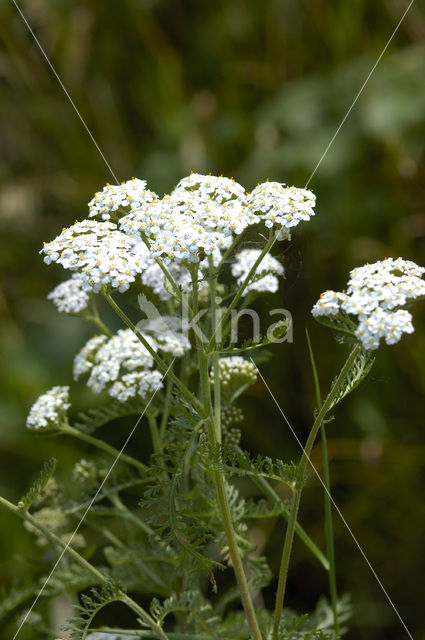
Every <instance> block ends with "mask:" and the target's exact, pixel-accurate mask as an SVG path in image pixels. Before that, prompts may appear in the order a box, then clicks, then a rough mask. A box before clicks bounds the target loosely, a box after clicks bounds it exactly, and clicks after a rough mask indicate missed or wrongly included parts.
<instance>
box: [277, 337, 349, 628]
mask: <svg viewBox="0 0 425 640" xmlns="http://www.w3.org/2000/svg"><path fill="white" fill-rule="evenodd" d="M359 351H360V345H358V344H356V345H355V346H354V347H353V348H352V350H351V352H350V354H349V356H348V358H347V360H346V361H345V364H344V366H343V367H342V369H341V371H340V373H339V375H338V377H337V379H336V380H335V382H334V384H333V386H332V388H331V390H330V392H329V394H328V396H327V398H326V400H325V401H324V403H323V404H322V406H321V407H320V410H319V412H318V414H317V417H316V419H315V421H314V423H313V426H312V428H311V431H310V434H309V436H308V438H307V442H306V445H305V447H304V449H303V453H302V456H301V460H300V462H299V464H298V467H297V474H296V486H295V490H294V493H293V494H292V501H291V507H290V509H291V510H290V514H289V521H288V526H287V529H286V535H285V542H284V544H283V550H282V559H281V564H280V570H279V582H278V587H277V593H276V604H275V610H274V624H273V640H277V638H278V633H279V623H280V619H281V617H282V609H283V601H284V598H285V587H286V579H287V575H288V567H289V559H290V556H291V550H292V542H293V539H294V533H295V525H296V522H297V517H298V510H299V506H300V500H301V494H302V489H303V483H304V478H305V471H306V468H307V464H308V462H309V460H310V454H311V451H312V449H313V445H314V442H315V440H316V437H317V434H318V432H319V430H320V427H321V426H322V424H323V420H324V419H325V417H326V414H327V413H328V411H329V410H330V409H331V408H332V406H333V402H334V400H335V398H336V397H337V395H338V393H339V391H340V389H341V386H342V385H343V383H344V380H345V376H346V375H347V373H348V371H349V370H350V368H351V366H352V364H353V362H354V360H355V359H356V357H357V355H358V354H359Z"/></svg>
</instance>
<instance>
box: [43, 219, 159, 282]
mask: <svg viewBox="0 0 425 640" xmlns="http://www.w3.org/2000/svg"><path fill="white" fill-rule="evenodd" d="M137 245H138V242H137V241H136V240H135V239H134V238H130V237H129V236H127V235H126V234H124V233H121V232H120V231H118V228H117V226H116V225H115V224H113V223H112V222H96V221H95V220H84V221H83V222H76V223H75V224H74V225H73V226H72V227H69V228H67V229H64V230H63V231H62V233H61V234H60V235H59V236H58V237H57V238H55V239H54V240H52V242H49V243H47V244H45V245H44V247H43V249H42V250H41V252H40V253H44V254H45V257H44V262H46V263H47V264H50V263H51V262H57V263H58V264H61V265H62V266H63V267H64V268H65V269H70V270H71V271H78V272H79V274H80V277H81V280H82V285H81V287H82V288H83V289H85V290H87V291H94V292H98V291H100V289H101V288H102V287H103V286H104V285H107V284H109V285H111V286H112V287H114V288H117V289H118V290H119V291H121V292H123V291H126V290H127V289H128V288H129V286H130V285H131V283H132V282H134V280H135V278H136V276H137V275H138V274H139V273H140V272H141V271H142V270H143V269H144V268H146V267H147V265H148V262H147V260H146V259H145V258H144V257H142V256H140V255H138V254H137V253H136V252H134V251H133V250H134V249H135V247H136V246H137Z"/></svg>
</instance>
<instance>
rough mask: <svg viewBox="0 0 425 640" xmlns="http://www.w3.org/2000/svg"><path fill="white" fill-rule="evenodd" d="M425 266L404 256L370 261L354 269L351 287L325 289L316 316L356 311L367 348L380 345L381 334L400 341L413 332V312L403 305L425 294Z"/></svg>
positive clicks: (359, 332)
mask: <svg viewBox="0 0 425 640" xmlns="http://www.w3.org/2000/svg"><path fill="white" fill-rule="evenodd" d="M424 273H425V268H423V267H419V266H418V265H417V264H415V263H414V262H411V261H410V260H404V259H403V258H396V259H394V258H387V259H386V260H382V261H378V262H375V263H374V264H366V265H364V266H363V267H358V268H356V269H353V270H352V271H351V272H350V279H349V281H348V286H347V290H346V291H344V292H336V291H325V292H324V293H322V295H321V296H320V298H319V300H318V301H317V302H316V304H315V305H314V307H313V309H312V313H313V315H314V316H317V317H320V316H335V315H337V314H339V313H342V312H345V313H346V314H350V315H355V316H357V319H358V326H357V329H356V331H355V334H356V336H357V338H358V339H359V340H360V342H361V343H362V345H363V347H364V348H365V349H371V350H372V349H377V348H378V347H379V342H380V340H381V338H384V339H385V342H386V343H387V344H395V343H396V342H398V341H399V340H400V338H401V336H402V334H403V333H412V332H413V331H414V329H413V325H412V316H411V314H410V313H409V312H408V311H406V310H405V309H400V308H399V307H401V306H403V305H405V304H407V303H409V302H411V301H413V300H416V299H417V298H422V297H425V281H424V280H423V279H422V276H423V274H424Z"/></svg>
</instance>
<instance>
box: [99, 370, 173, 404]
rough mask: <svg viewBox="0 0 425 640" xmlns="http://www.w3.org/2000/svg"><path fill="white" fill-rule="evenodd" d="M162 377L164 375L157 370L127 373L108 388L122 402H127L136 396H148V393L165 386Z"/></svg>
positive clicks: (110, 393)
mask: <svg viewBox="0 0 425 640" xmlns="http://www.w3.org/2000/svg"><path fill="white" fill-rule="evenodd" d="M162 378H163V375H162V374H161V373H160V372H159V371H156V370H154V371H135V372H133V373H127V374H125V375H123V376H121V377H120V379H119V380H117V381H116V382H115V383H114V384H113V385H112V387H110V388H109V389H108V393H109V395H110V396H112V397H113V398H116V399H117V400H119V401H120V402H125V401H126V400H128V399H129V398H133V397H134V396H140V397H141V398H146V396H147V395H149V394H151V393H155V392H156V391H158V390H159V389H161V388H162V387H163V384H162Z"/></svg>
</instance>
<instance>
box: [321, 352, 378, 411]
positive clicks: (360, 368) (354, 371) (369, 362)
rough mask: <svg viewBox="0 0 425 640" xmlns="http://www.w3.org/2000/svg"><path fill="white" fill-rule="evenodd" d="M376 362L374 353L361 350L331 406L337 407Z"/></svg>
mask: <svg viewBox="0 0 425 640" xmlns="http://www.w3.org/2000/svg"><path fill="white" fill-rule="evenodd" d="M374 362H375V357H374V356H373V355H372V353H371V352H370V351H363V350H362V351H360V352H359V354H358V356H357V357H356V358H355V360H354V362H353V364H352V366H351V368H350V369H349V371H348V372H347V375H346V376H345V378H344V381H343V383H342V386H341V388H340V390H339V392H338V394H337V395H336V397H335V398H334V400H333V402H332V404H331V406H330V407H329V409H332V407H335V405H337V404H338V403H339V402H341V400H342V399H343V398H345V396H347V395H348V394H349V393H351V392H352V391H353V390H354V389H355V388H356V387H358V386H359V384H360V383H361V382H362V380H364V379H365V378H366V376H367V374H368V373H369V371H370V370H371V368H372V366H373V363H374ZM335 380H336V378H335V379H334V380H333V382H332V387H333V385H334V384H335Z"/></svg>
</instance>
